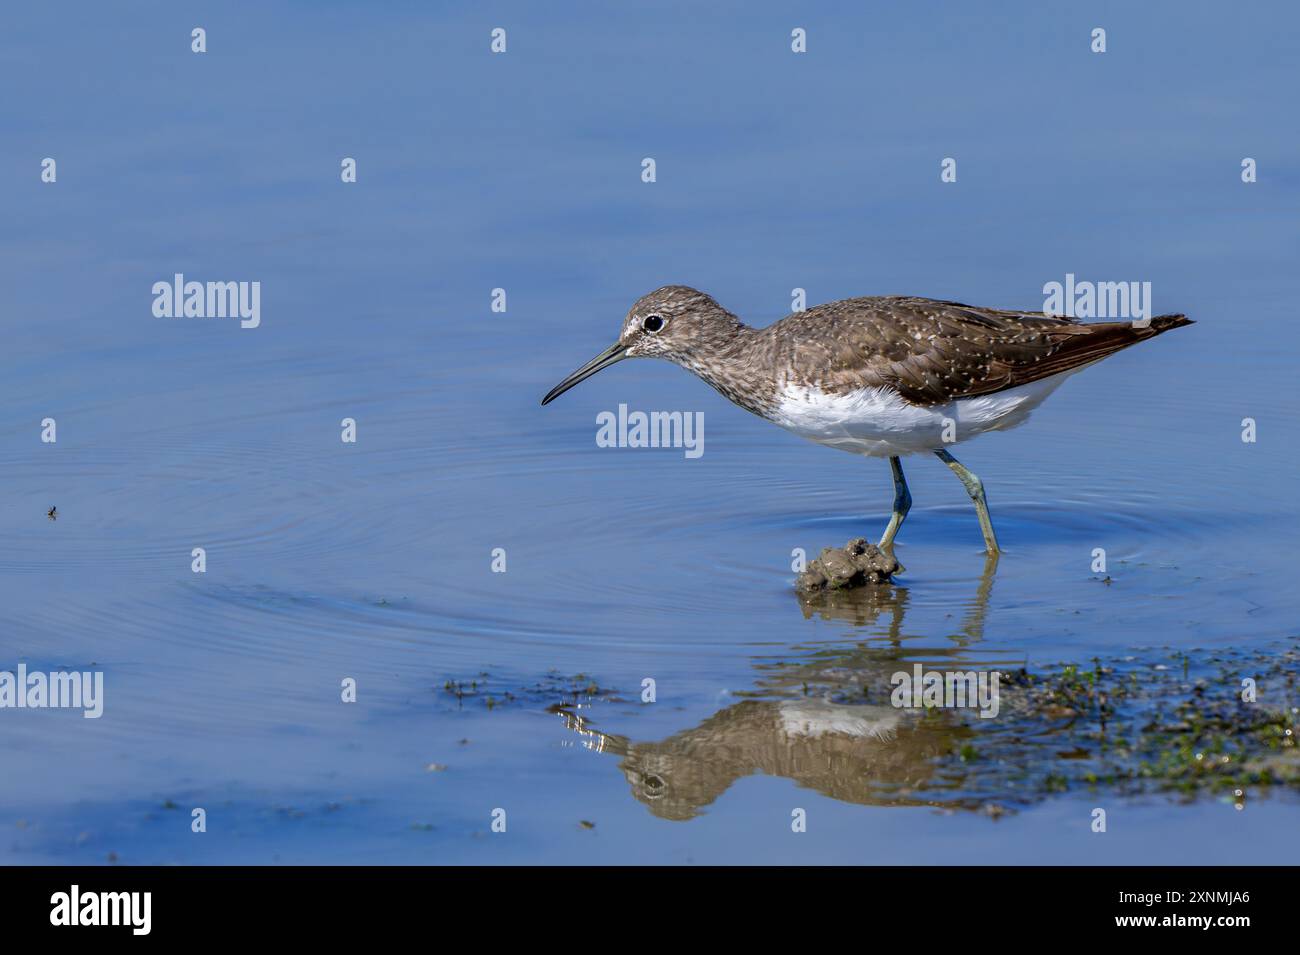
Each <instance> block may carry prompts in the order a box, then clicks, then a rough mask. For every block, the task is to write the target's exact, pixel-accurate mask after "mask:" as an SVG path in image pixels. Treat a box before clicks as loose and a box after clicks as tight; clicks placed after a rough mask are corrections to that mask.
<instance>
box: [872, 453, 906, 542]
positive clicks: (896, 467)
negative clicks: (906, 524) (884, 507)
mask: <svg viewBox="0 0 1300 955" xmlns="http://www.w3.org/2000/svg"><path fill="white" fill-rule="evenodd" d="M889 469H890V470H891V471H893V472H894V513H893V514H891V515H890V517H889V524H888V525H887V526H886V527H885V533H884V536H883V537H881V538H880V544H879V545H878V546H879V547H880V549H881V550H888V549H891V548H892V547H893V546H894V535H896V534H897V533H898V529H899V528H900V527H902V526H903V520H904V519H905V518H906V517H907V512H908V511H909V510H911V509H912V494H911V492H910V491H908V490H907V478H905V477H903V463H902V462H901V461H900V460H899V459H898V456H897V455H895V456H893V457H891V458H890V459H889Z"/></svg>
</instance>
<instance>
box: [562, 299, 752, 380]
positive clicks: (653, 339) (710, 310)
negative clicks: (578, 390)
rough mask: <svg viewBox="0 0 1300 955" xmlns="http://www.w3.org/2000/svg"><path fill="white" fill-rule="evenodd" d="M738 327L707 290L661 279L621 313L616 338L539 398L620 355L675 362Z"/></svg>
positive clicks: (730, 334)
mask: <svg viewBox="0 0 1300 955" xmlns="http://www.w3.org/2000/svg"><path fill="white" fill-rule="evenodd" d="M740 327H741V323H740V319H738V318H736V316H735V315H733V314H731V313H730V312H728V311H727V310H726V309H725V308H723V307H722V306H721V305H719V304H718V303H717V302H716V301H714V300H713V297H712V296H710V295H706V294H705V293H704V292H700V291H697V290H696V289H693V288H687V287H686V286H685V285H665V286H664V287H663V288H659V289H655V290H654V291H653V292H651V293H650V294H648V295H643V296H641V298H639V299H637V300H636V302H635V303H634V304H633V305H632V307H631V308H630V309H629V310H628V313H627V317H626V318H624V319H623V326H622V328H621V329H620V331H619V334H618V341H616V342H614V344H613V345H611V346H610V347H609V348H607V349H605V350H604V351H603V352H601V353H600V354H599V355H597V356H596V357H595V358H593V359H592V360H591V361H589V362H587V363H586V364H585V365H583V366H582V367H581V368H579V369H578V370H577V371H575V372H574V373H573V374H571V375H569V377H567V378H565V379H564V380H563V381H562V382H560V383H559V384H558V385H556V386H555V387H554V388H552V389H551V390H550V392H548V393H547V395H546V397H545V398H543V399H542V404H548V403H550V402H551V401H554V400H555V399H556V398H558V397H559V396H560V395H562V394H564V392H566V391H568V390H569V389H570V388H572V387H573V386H574V385H576V384H578V383H579V382H581V381H585V380H586V379H588V378H590V377H591V376H592V375H594V374H595V373H596V372H598V371H600V370H601V369H602V368H608V367H609V366H610V365H613V364H615V363H616V362H620V361H622V360H623V359H624V358H666V359H668V360H669V361H673V362H678V363H680V362H682V361H683V360H684V359H687V358H689V357H690V356H691V355H692V354H693V353H695V352H696V351H698V350H700V349H706V350H707V349H710V348H718V347H721V346H722V345H724V344H726V343H727V342H728V341H730V340H731V339H732V338H734V336H735V334H736V330H737V329H738V328H740Z"/></svg>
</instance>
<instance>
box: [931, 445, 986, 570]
mask: <svg viewBox="0 0 1300 955" xmlns="http://www.w3.org/2000/svg"><path fill="white" fill-rule="evenodd" d="M934 453H935V454H936V455H937V456H938V458H939V460H940V461H942V462H943V463H944V464H946V465H948V467H950V468H952V473H953V474H955V475H957V477H959V478H961V483H962V484H964V485H965V486H966V493H967V494H969V495H970V499H971V501H972V502H974V504H975V513H976V514H977V515H978V516H979V519H980V533H981V534H983V535H984V546H985V548H986V549H987V552H988V553H989V554H997V553H1001V549H1000V548H999V547H998V539H997V537H996V536H995V535H994V533H993V521H992V520H991V519H990V518H989V504H988V501H986V500H985V499H984V485H983V484H982V483H981V482H980V479H979V478H978V477H976V476H975V473H974V472H973V471H971V470H969V469H968V468H967V467H966V466H965V465H964V464H962V463H961V462H960V461H958V460H957V459H956V458H954V457H953V456H952V455H951V454H949V453H948V452H947V451H943V450H939V451H935V452H934Z"/></svg>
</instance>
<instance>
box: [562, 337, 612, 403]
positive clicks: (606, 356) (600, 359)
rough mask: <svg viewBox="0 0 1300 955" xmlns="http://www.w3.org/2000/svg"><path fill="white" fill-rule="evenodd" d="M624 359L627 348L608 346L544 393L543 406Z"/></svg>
mask: <svg viewBox="0 0 1300 955" xmlns="http://www.w3.org/2000/svg"><path fill="white" fill-rule="evenodd" d="M626 357H627V346H626V345H624V344H622V343H620V342H615V343H614V344H613V345H610V346H609V347H608V348H606V349H605V350H604V351H603V352H601V353H600V354H599V355H597V356H596V357H595V358H593V359H592V360H591V361H589V362H587V363H586V364H585V365H583V366H582V367H581V368H579V369H578V370H577V371H575V372H574V373H573V374H572V375H570V376H569V377H568V378H565V379H564V380H563V381H562V382H560V383H559V384H558V385H556V386H555V387H554V388H552V389H551V390H550V391H548V392H547V393H546V397H545V398H543V399H542V404H544V405H545V404H550V403H551V402H552V401H554V400H555V399H556V398H558V397H560V395H562V394H564V393H565V392H566V391H568V390H569V389H570V388H572V387H573V386H574V385H576V384H577V383H578V382H580V381H586V380H587V379H588V378H590V377H591V376H592V375H594V374H595V373H596V372H598V371H600V370H601V369H602V368H608V367H609V366H610V365H613V364H615V363H617V362H620V361H622V360H623V359H624V358H626Z"/></svg>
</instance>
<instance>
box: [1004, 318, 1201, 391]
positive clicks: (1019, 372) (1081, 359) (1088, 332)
mask: <svg viewBox="0 0 1300 955" xmlns="http://www.w3.org/2000/svg"><path fill="white" fill-rule="evenodd" d="M1192 324H1195V323H1194V322H1193V321H1192V320H1191V319H1190V318H1188V317H1187V316H1186V315H1157V316H1155V317H1154V318H1152V319H1151V324H1149V325H1134V324H1133V323H1132V322H1092V323H1089V324H1086V325H1078V324H1073V323H1069V324H1065V325H1063V326H1062V327H1061V328H1060V330H1059V331H1056V332H1055V334H1056V335H1057V336H1058V338H1059V342H1058V345H1057V348H1056V350H1055V351H1053V352H1052V354H1051V355H1050V356H1049V357H1047V358H1045V359H1043V360H1042V361H1037V360H1036V361H1035V362H1034V363H1033V364H1031V365H1024V366H1022V367H1020V368H1017V369H1015V371H1013V372H1012V375H1011V378H1010V385H1023V384H1026V383H1028V382H1031V381H1037V380H1038V379H1039V378H1046V377H1048V376H1049V375H1055V374H1057V373H1058V372H1063V371H1071V370H1073V369H1075V368H1082V367H1083V366H1084V365H1091V364H1092V363H1093V362H1095V361H1100V360H1101V359H1103V358H1105V357H1107V356H1108V355H1113V354H1115V352H1117V351H1121V350H1123V349H1125V348H1128V347H1129V346H1130V345H1136V344H1137V343H1138V342H1141V341H1146V340H1147V339H1148V338H1154V337H1155V336H1157V335H1159V334H1161V333H1163V332H1167V331H1169V329H1171V328H1178V327H1180V326H1182V325H1192ZM1010 385H1004V386H1003V387H1010Z"/></svg>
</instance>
